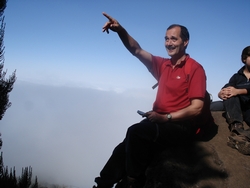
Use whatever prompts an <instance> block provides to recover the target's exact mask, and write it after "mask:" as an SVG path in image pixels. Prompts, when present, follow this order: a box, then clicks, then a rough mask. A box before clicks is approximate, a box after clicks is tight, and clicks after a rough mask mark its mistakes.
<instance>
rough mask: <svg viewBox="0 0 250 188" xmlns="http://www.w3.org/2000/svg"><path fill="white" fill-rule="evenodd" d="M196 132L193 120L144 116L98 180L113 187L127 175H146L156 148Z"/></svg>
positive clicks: (188, 138) (127, 135) (187, 137)
mask: <svg viewBox="0 0 250 188" xmlns="http://www.w3.org/2000/svg"><path fill="white" fill-rule="evenodd" d="M194 133H195V130H194V128H193V126H191V124H190V122H167V123H165V124H156V123H152V122H150V121H149V120H147V119H144V120H143V121H141V122H140V123H137V124H134V125H132V126H131V127H129V128H128V130H127V134H126V137H125V139H124V140H123V142H121V143H120V144H119V145H118V146H116V148H115V149H114V151H113V153H112V155H111V157H110V158H109V160H108V161H107V163H106V165H105V166H104V168H103V169H102V171H101V173H100V178H99V181H98V184H100V185H102V186H104V187H112V186H113V185H114V184H115V183H117V182H118V181H119V180H121V179H122V178H123V177H125V176H129V177H132V178H136V179H143V178H145V170H146V168H147V166H148V165H149V164H150V162H151V161H152V158H153V157H154V154H155V152H157V151H160V149H162V148H164V147H173V146H178V145H179V144H183V143H185V144H186V143H187V142H188V141H191V140H192V138H193V136H194ZM106 185H108V186H106Z"/></svg>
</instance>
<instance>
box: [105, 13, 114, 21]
mask: <svg viewBox="0 0 250 188" xmlns="http://www.w3.org/2000/svg"><path fill="white" fill-rule="evenodd" d="M102 14H103V16H105V17H106V18H108V19H109V20H112V19H113V18H112V17H111V16H109V15H108V14H106V13H105V12H103V13H102Z"/></svg>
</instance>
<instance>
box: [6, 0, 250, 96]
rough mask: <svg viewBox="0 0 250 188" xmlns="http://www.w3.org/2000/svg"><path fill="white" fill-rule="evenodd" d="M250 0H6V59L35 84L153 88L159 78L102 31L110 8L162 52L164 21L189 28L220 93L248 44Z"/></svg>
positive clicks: (194, 52)
mask: <svg viewBox="0 0 250 188" xmlns="http://www.w3.org/2000/svg"><path fill="white" fill-rule="evenodd" d="M248 5H250V2H249V1H248V0H239V1H236V0H232V1H227V0H221V1H215V0H214V1H213V0H212V1H196V0H191V1H181V0H177V1H161V0H157V1H152V0H147V1H141V0H138V1H115V0H107V1H97V0H93V1H87V0H82V1H80V0H73V1H71V2H69V1H66V0H53V1H49V0H43V1H41V0H40V1H39V0H36V1H31V0H26V1H9V2H8V7H7V9H6V11H5V21H6V23H7V25H6V34H5V47H6V56H5V57H6V63H5V66H6V68H8V70H9V71H12V70H15V69H16V70H17V76H18V79H19V80H25V81H29V82H33V83H44V84H53V85H57V84H61V85H74V86H79V87H91V88H102V89H117V90H119V91H124V90H125V89H128V88H148V87H151V85H152V83H154V82H155V81H154V79H153V78H152V77H151V75H150V74H148V72H147V71H145V70H146V69H145V68H144V67H143V65H142V64H141V63H140V62H139V61H138V60H137V59H136V58H135V57H133V56H132V55H130V54H129V53H128V52H127V51H126V49H125V48H124V47H123V46H122V44H121V42H120V41H119V39H118V37H117V35H116V34H115V33H110V34H109V35H107V34H106V33H102V26H103V25H104V23H105V22H106V18H105V17H104V16H102V12H103V11H105V12H106V13H108V14H110V15H111V16H113V17H114V18H116V19H117V20H118V21H119V22H120V23H121V24H122V25H123V26H124V27H125V28H126V29H127V30H128V32H129V33H130V34H131V35H132V36H133V37H134V38H135V39H136V40H137V41H138V42H139V43H140V45H141V46H142V47H143V48H144V49H145V50H147V51H149V52H150V53H152V54H154V55H159V56H164V57H167V53H166V50H165V48H164V35H165V30H166V28H167V27H168V26H169V25H170V24H172V23H179V24H182V25H185V26H186V27H187V28H188V29H189V32H190V35H191V38H190V43H189V47H188V49H187V52H188V53H189V54H190V55H191V56H192V57H193V58H194V59H196V60H197V61H198V62H200V63H201V64H202V65H203V66H204V68H205V70H206V74H207V80H208V90H209V91H210V92H211V93H212V94H213V96H214V97H217V93H218V91H219V89H220V88H221V87H222V86H223V85H224V84H225V83H226V82H227V81H228V79H229V77H230V76H231V75H232V74H233V73H234V72H236V71H237V70H238V69H239V68H240V67H241V65H242V64H241V61H240V55H241V51H242V49H243V48H244V47H246V46H248V45H249V41H250V39H249V38H250V36H249V30H250V25H249V24H248V21H249V15H250V13H249V6H248Z"/></svg>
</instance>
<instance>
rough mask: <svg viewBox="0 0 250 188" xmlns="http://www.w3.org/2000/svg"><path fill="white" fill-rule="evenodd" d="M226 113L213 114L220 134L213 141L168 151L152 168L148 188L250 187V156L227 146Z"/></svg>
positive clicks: (148, 174) (217, 133)
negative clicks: (224, 114)
mask: <svg viewBox="0 0 250 188" xmlns="http://www.w3.org/2000/svg"><path fill="white" fill-rule="evenodd" d="M222 114H223V112H221V111H217V112H212V115H213V117H214V121H215V127H216V132H215V133H216V134H214V135H213V137H212V138H210V139H209V140H207V141H198V142H195V143H193V144H192V145H188V146H185V144H184V145H183V147H181V148H178V149H176V148H172V149H167V150H164V151H163V152H162V153H161V154H160V155H159V156H158V157H157V158H156V159H155V160H154V162H153V164H152V165H151V166H150V167H149V168H148V170H147V183H146V186H145V188H249V187H250V156H249V155H243V154H241V153H239V152H238V151H237V150H236V149H232V148H231V147H229V146H227V139H228V138H227V137H228V136H229V134H230V133H229V129H228V125H227V123H226V120H225V118H224V117H223V116H222ZM245 126H246V125H245Z"/></svg>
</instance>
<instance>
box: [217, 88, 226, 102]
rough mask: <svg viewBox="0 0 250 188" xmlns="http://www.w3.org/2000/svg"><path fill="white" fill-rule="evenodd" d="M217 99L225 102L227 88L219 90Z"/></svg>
mask: <svg viewBox="0 0 250 188" xmlns="http://www.w3.org/2000/svg"><path fill="white" fill-rule="evenodd" d="M218 96H219V98H221V99H222V100H227V98H228V97H227V96H228V90H227V88H223V89H221V90H220V92H219V94H218Z"/></svg>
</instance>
